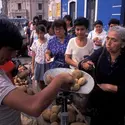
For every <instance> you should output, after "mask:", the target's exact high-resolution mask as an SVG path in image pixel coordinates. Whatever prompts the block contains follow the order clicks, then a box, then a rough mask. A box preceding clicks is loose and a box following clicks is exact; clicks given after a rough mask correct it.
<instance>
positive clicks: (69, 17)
mask: <svg viewBox="0 0 125 125" xmlns="http://www.w3.org/2000/svg"><path fill="white" fill-rule="evenodd" d="M63 19H64V20H68V21H71V23H70V26H72V25H73V24H72V17H71V16H70V15H65V16H64V17H63Z"/></svg>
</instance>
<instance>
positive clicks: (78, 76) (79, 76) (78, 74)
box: [71, 69, 87, 91]
mask: <svg viewBox="0 0 125 125" xmlns="http://www.w3.org/2000/svg"><path fill="white" fill-rule="evenodd" d="M72 76H73V78H74V79H75V83H74V84H73V86H72V87H71V90H72V91H78V90H79V89H80V87H81V86H83V85H85V83H86V82H87V80H86V78H85V77H84V74H83V72H82V71H80V70H78V69H76V70H74V71H73V72H72Z"/></svg>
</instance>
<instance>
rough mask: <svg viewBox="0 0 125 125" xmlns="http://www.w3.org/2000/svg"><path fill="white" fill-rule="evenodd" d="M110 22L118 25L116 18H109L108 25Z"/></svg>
mask: <svg viewBox="0 0 125 125" xmlns="http://www.w3.org/2000/svg"><path fill="white" fill-rule="evenodd" d="M111 24H117V25H120V21H119V20H118V19H115V18H112V19H110V20H109V23H108V25H109V26H110V25H111Z"/></svg>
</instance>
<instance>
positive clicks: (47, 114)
mask: <svg viewBox="0 0 125 125" xmlns="http://www.w3.org/2000/svg"><path fill="white" fill-rule="evenodd" d="M50 116H51V110H50V109H45V110H44V111H43V112H42V117H43V119H44V120H45V121H50Z"/></svg>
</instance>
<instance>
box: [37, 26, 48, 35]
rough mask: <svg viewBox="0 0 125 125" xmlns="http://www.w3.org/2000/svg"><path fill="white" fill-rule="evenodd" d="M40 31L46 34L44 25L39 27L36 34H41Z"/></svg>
mask: <svg viewBox="0 0 125 125" xmlns="http://www.w3.org/2000/svg"><path fill="white" fill-rule="evenodd" d="M39 31H42V32H44V33H46V27H45V26H44V25H42V24H41V25H38V26H37V27H36V32H37V33H39Z"/></svg>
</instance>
